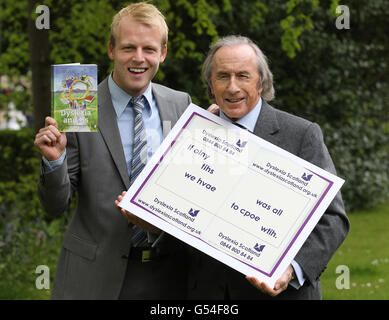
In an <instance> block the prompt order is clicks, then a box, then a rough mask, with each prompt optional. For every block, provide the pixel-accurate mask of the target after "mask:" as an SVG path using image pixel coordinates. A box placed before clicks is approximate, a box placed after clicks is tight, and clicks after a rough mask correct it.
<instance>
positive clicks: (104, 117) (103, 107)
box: [98, 78, 130, 189]
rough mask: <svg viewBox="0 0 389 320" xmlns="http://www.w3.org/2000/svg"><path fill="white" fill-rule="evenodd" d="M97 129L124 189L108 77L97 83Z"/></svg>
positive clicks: (125, 180) (123, 164) (122, 159)
mask: <svg viewBox="0 0 389 320" xmlns="http://www.w3.org/2000/svg"><path fill="white" fill-rule="evenodd" d="M98 98H99V101H98V104H99V118H98V121H99V125H98V126H99V131H100V133H101V135H102V137H103V139H104V141H105V144H106V145H107V148H108V150H109V152H110V153H111V156H112V159H113V161H114V163H115V165H116V167H117V169H118V171H119V173H120V176H121V178H122V180H123V183H124V185H125V186H126V189H128V188H129V187H130V179H129V177H128V172H127V165H126V159H125V156H124V152H123V146H122V143H121V137H120V132H119V128H118V125H117V121H116V113H115V109H114V107H113V105H112V100H111V94H110V92H109V89H108V78H106V79H105V80H104V81H103V82H102V83H101V84H100V85H99V96H98Z"/></svg>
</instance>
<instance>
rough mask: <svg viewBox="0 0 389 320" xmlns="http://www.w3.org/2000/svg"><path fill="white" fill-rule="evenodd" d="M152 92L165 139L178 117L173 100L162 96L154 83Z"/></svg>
mask: <svg viewBox="0 0 389 320" xmlns="http://www.w3.org/2000/svg"><path fill="white" fill-rule="evenodd" d="M152 90H153V95H154V98H155V100H156V101H157V105H158V110H159V117H160V118H161V124H162V134H163V138H164V139H165V138H166V136H167V134H168V133H169V132H170V130H171V128H173V126H174V125H175V124H176V122H177V120H178V118H179V116H178V114H177V112H176V108H174V104H175V102H174V100H172V99H170V97H169V96H167V95H165V94H163V93H162V92H161V90H159V89H158V85H157V84H155V83H153V87H152Z"/></svg>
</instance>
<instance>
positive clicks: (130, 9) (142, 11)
mask: <svg viewBox="0 0 389 320" xmlns="http://www.w3.org/2000/svg"><path fill="white" fill-rule="evenodd" d="M124 18H132V19H134V20H135V21H137V22H139V23H142V24H145V25H148V26H155V27H157V28H159V30H160V31H161V35H162V43H161V45H162V46H164V45H166V44H167V40H168V32H169V29H168V26H167V24H166V22H165V17H164V16H163V14H162V13H161V12H160V11H159V10H158V9H157V7H155V6H154V5H152V4H149V3H146V2H139V3H133V4H130V5H129V6H127V7H125V8H123V9H121V10H120V11H119V12H118V13H117V14H116V15H115V16H114V17H113V20H112V24H111V37H110V42H111V44H112V46H113V47H114V46H115V37H116V36H117V31H118V28H119V24H120V21H121V20H122V19H124Z"/></svg>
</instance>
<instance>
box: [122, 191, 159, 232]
mask: <svg viewBox="0 0 389 320" xmlns="http://www.w3.org/2000/svg"><path fill="white" fill-rule="evenodd" d="M125 194H126V191H123V192H122V194H121V195H119V196H118V197H117V199H116V200H115V206H116V208H118V210H119V212H120V213H121V214H122V215H123V216H125V217H126V218H127V219H128V221H130V222H131V223H132V224H135V225H137V226H138V227H139V228H142V229H143V230H146V231H148V232H151V233H156V234H159V233H160V232H161V230H160V229H158V228H157V227H155V226H154V225H152V224H150V223H148V222H147V221H144V220H142V219H141V218H139V217H137V216H136V215H134V214H132V213H130V212H128V211H127V210H125V209H123V208H120V207H119V202H120V201H122V200H123V197H124V195H125Z"/></svg>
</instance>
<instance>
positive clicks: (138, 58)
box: [134, 48, 144, 62]
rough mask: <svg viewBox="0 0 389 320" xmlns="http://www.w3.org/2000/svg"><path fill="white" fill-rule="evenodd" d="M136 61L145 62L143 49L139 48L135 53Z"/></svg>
mask: <svg viewBox="0 0 389 320" xmlns="http://www.w3.org/2000/svg"><path fill="white" fill-rule="evenodd" d="M134 60H135V61H136V62H143V61H144V55H143V50H142V48H137V49H136V51H135V56H134Z"/></svg>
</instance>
